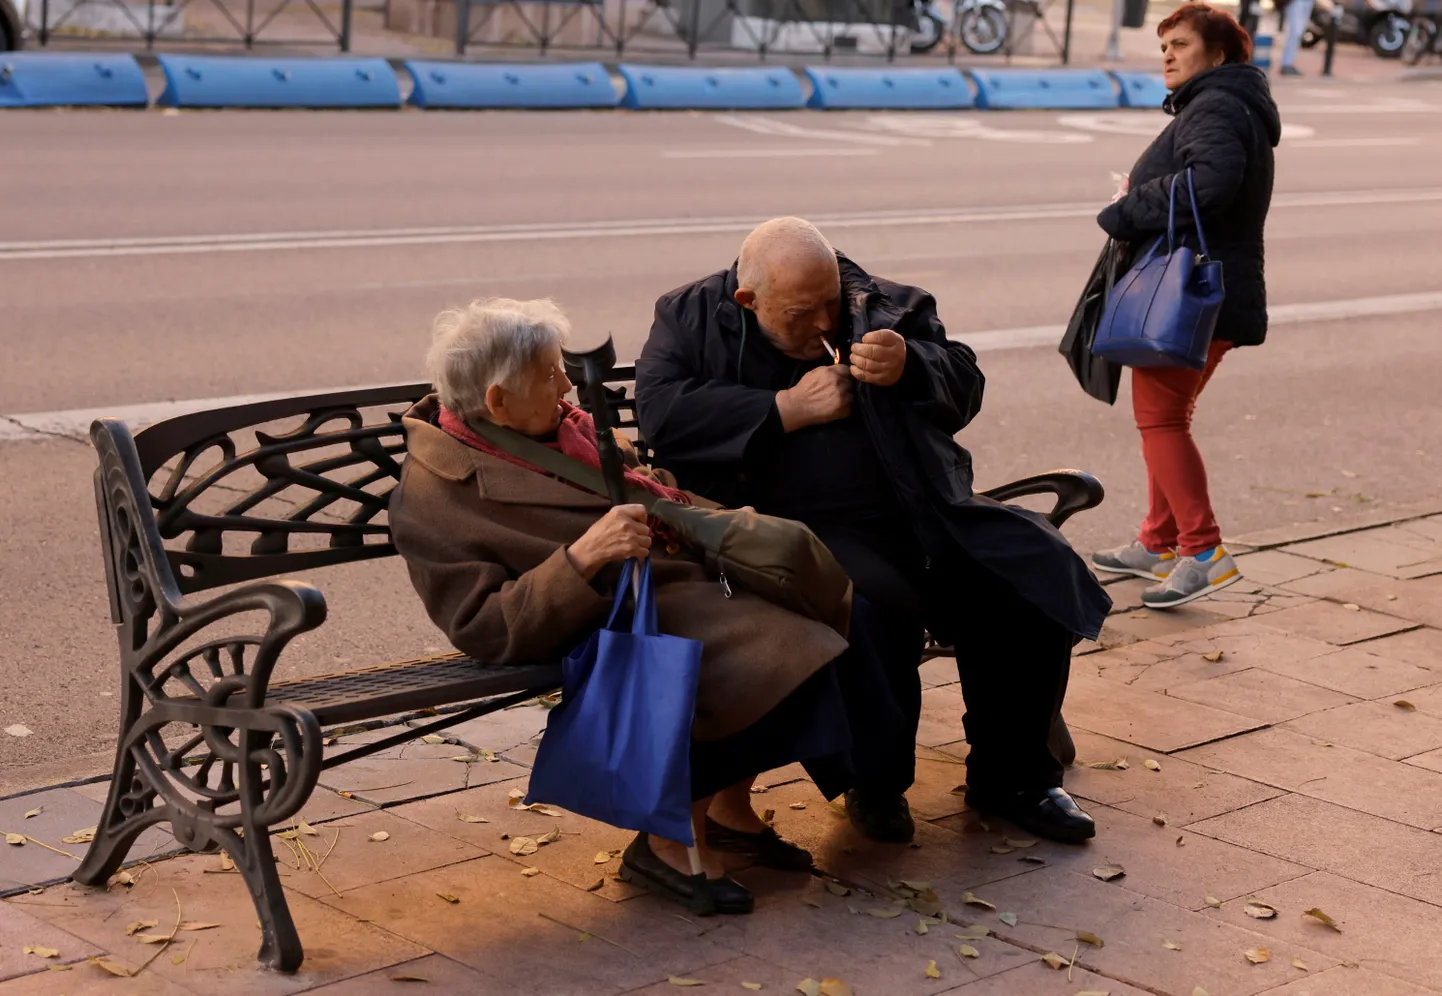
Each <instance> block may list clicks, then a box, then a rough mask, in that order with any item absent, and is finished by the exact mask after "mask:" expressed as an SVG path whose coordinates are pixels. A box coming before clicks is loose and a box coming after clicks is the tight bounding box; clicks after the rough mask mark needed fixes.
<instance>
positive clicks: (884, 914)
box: [866, 906, 901, 920]
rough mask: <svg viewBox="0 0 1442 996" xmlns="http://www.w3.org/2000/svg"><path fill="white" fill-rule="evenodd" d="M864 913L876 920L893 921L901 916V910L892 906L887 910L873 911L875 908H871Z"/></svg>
mask: <svg viewBox="0 0 1442 996" xmlns="http://www.w3.org/2000/svg"><path fill="white" fill-rule="evenodd" d="M866 912H867V913H868V914H869V915H870V916H874V917H876V918H877V919H878V920H895V919H896V918H897V917H899V916H901V908H900V907H898V906H892V907H891V908H889V909H887V908H881V909H875V908H873V909H869V910H867V911H866Z"/></svg>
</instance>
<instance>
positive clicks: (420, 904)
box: [328, 857, 739, 996]
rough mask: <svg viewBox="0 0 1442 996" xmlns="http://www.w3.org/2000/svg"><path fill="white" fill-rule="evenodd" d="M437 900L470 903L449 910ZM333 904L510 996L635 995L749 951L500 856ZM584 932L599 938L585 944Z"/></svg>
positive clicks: (660, 909)
mask: <svg viewBox="0 0 1442 996" xmlns="http://www.w3.org/2000/svg"><path fill="white" fill-rule="evenodd" d="M437 893H447V894H449V895H452V896H455V897H456V898H457V899H459V900H460V901H459V902H458V903H454V904H452V903H449V902H447V901H445V900H443V899H441V898H440V897H439V896H438V895H437ZM328 902H329V903H330V904H331V905H333V906H334V907H336V908H337V909H339V910H342V911H344V912H345V913H348V914H350V915H351V916H353V917H358V918H360V919H363V920H367V921H370V922H371V923H373V924H375V925H376V926H377V927H380V928H383V929H384V930H386V931H389V932H390V933H393V934H396V935H398V936H399V937H403V938H406V939H407V940H408V941H411V942H414V943H415V944H417V945H424V946H425V947H426V948H429V949H430V950H432V951H434V952H436V953H438V954H442V955H445V956H446V957H448V958H451V959H453V960H455V961H458V962H460V963H462V964H463V965H466V966H468V967H470V968H473V969H476V970H477V971H479V972H481V973H483V974H484V975H486V976H487V977H488V978H489V979H491V980H493V982H495V983H496V984H498V985H500V986H509V987H510V988H509V989H500V990H498V991H502V992H511V993H546V994H548V996H570V994H575V996H602V994H606V993H622V992H629V991H630V990H633V989H636V988H638V987H640V986H645V985H650V984H652V983H655V982H663V981H665V979H666V977H667V976H668V975H689V974H691V973H694V972H697V971H700V970H701V969H703V968H705V967H706V966H707V965H714V964H719V963H720V962H724V961H729V960H731V959H733V958H735V957H736V956H737V954H738V953H739V952H737V951H735V950H734V949H731V948H728V947H725V946H723V945H721V944H718V943H716V942H715V941H714V940H712V939H711V938H710V937H703V936H698V932H699V930H707V929H710V930H713V933H714V928H712V927H711V926H710V925H703V926H702V927H701V928H697V927H695V926H692V925H691V924H690V923H688V922H686V921H684V920H682V919H681V918H679V917H676V916H674V915H672V914H673V912H675V913H679V912H681V909H680V907H678V906H674V905H672V904H670V903H667V902H664V901H662V900H659V899H654V898H652V897H642V898H640V899H638V900H636V901H635V902H631V903H624V904H616V903H612V902H607V901H606V900H604V899H600V898H597V897H596V896H592V895H589V894H587V893H585V892H583V891H581V890H580V889H576V888H573V887H572V886H570V885H566V884H564V883H562V882H559V881H557V880H555V879H553V878H551V877H550V876H549V875H545V874H541V875H536V876H534V877H531V878H526V877H523V876H522V875H521V874H520V873H519V872H518V870H517V868H516V866H515V865H514V864H512V863H511V862H509V861H502V860H499V859H497V858H494V857H486V858H477V859H475V860H473V861H467V862H465V863H464V864H459V865H452V866H449V867H446V868H441V869H437V870H434V871H429V872H422V873H420V874H418V875H411V876H408V877H407V878H403V879H393V880H392V881H389V882H382V883H379V884H376V885H372V886H367V887H366V888H363V889H357V890H355V891H354V892H350V893H347V894H346V896H345V897H344V898H341V899H337V898H336V897H334V896H332V897H330V899H329V900H328ZM543 913H544V914H546V915H547V916H551V917H554V918H556V919H557V920H561V921H563V922H564V923H566V924H569V925H571V926H562V925H561V924H557V923H555V922H553V921H550V920H547V919H545V918H544V917H542V916H541V914H543ZM582 932H586V933H589V934H591V935H592V936H591V938H590V939H589V940H583V939H582V936H581V935H582ZM601 937H605V938H608V939H609V940H611V941H613V942H615V943H617V944H621V945H624V946H625V947H626V948H629V949H630V950H629V951H626V950H621V949H618V948H616V947H613V946H611V945H609V944H606V943H605V942H603V941H601V940H599V938H601Z"/></svg>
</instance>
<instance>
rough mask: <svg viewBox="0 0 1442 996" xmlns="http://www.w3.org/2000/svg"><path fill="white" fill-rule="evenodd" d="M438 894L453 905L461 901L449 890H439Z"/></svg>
mask: <svg viewBox="0 0 1442 996" xmlns="http://www.w3.org/2000/svg"><path fill="white" fill-rule="evenodd" d="M436 895H437V896H440V897H441V898H442V899H444V900H445V901H446V902H448V903H450V904H451V905H452V906H454V905H456V903H458V902H460V900H459V899H457V898H456V897H455V896H453V895H451V894H450V893H449V892H437V893H436Z"/></svg>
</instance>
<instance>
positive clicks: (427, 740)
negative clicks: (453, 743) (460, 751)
mask: <svg viewBox="0 0 1442 996" xmlns="http://www.w3.org/2000/svg"><path fill="white" fill-rule="evenodd" d="M445 742H446V738H445V737H443V736H441V735H440V734H439V733H427V734H426V735H425V736H423V737H421V743H423V744H443V743H445Z"/></svg>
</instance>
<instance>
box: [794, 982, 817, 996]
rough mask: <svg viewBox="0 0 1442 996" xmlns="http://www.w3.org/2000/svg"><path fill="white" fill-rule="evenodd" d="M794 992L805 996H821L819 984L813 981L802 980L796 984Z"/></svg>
mask: <svg viewBox="0 0 1442 996" xmlns="http://www.w3.org/2000/svg"><path fill="white" fill-rule="evenodd" d="M796 991H797V992H798V993H804V994H805V996H821V983H819V982H817V981H816V980H815V979H802V980H801V981H800V982H798V983H796Z"/></svg>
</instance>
